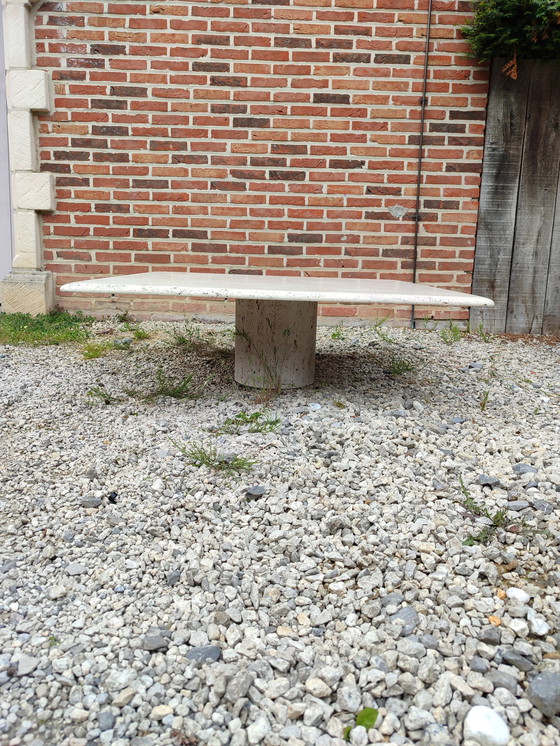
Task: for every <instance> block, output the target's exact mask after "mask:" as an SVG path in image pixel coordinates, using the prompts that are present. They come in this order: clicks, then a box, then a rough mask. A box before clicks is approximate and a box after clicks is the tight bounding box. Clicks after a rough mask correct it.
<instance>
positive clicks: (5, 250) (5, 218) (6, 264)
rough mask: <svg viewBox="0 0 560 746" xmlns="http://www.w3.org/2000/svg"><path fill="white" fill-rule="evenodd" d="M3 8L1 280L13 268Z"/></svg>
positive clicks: (0, 15)
mask: <svg viewBox="0 0 560 746" xmlns="http://www.w3.org/2000/svg"><path fill="white" fill-rule="evenodd" d="M2 10H3V8H2V7H1V6H0V280H1V279H2V278H3V277H5V276H6V275H7V274H8V272H9V271H10V269H11V268H12V254H13V249H12V208H11V201H10V161H9V157H8V108H7V105H6V64H5V57H4V29H3V13H2Z"/></svg>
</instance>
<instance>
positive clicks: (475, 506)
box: [459, 476, 508, 547]
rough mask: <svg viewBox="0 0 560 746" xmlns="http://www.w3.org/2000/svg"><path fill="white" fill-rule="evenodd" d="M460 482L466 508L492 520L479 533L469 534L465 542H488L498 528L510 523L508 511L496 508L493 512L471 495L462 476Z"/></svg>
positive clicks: (466, 543) (469, 544) (468, 543)
mask: <svg viewBox="0 0 560 746" xmlns="http://www.w3.org/2000/svg"><path fill="white" fill-rule="evenodd" d="M459 484H460V487H461V492H462V493H463V495H464V497H465V500H464V503H463V504H464V506H465V508H466V509H467V510H468V511H469V512H471V513H472V514H473V515H476V516H482V517H483V518H487V519H488V520H489V521H491V524H489V525H487V526H484V528H482V529H481V530H480V531H479V532H478V533H477V534H469V535H468V536H467V538H466V539H465V541H464V542H463V544H464V545H465V546H468V547H472V546H473V545H474V544H488V542H489V541H490V539H491V538H492V537H493V536H494V534H495V533H496V530H497V529H499V528H503V527H504V526H505V525H506V524H507V523H508V519H507V512H506V511H505V510H496V512H495V513H492V512H491V511H489V510H488V508H487V507H486V506H485V505H484V504H483V503H480V502H477V501H476V500H475V499H474V497H472V496H471V494H470V492H469V489H468V487H467V486H466V485H465V483H464V481H463V478H462V477H461V476H460V477H459Z"/></svg>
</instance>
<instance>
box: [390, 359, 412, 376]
mask: <svg viewBox="0 0 560 746" xmlns="http://www.w3.org/2000/svg"><path fill="white" fill-rule="evenodd" d="M413 370H414V365H413V363H411V362H410V361H409V360H405V359H404V358H400V357H396V358H394V359H393V360H391V362H390V363H389V367H388V368H387V371H386V372H387V373H388V374H389V375H391V376H402V375H403V373H412V371H413Z"/></svg>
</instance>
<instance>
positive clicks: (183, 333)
mask: <svg viewBox="0 0 560 746" xmlns="http://www.w3.org/2000/svg"><path fill="white" fill-rule="evenodd" d="M167 344H169V345H170V346H171V347H178V348H179V349H181V350H183V351H184V352H193V353H195V354H197V355H206V356H212V357H227V356H229V355H230V354H231V350H230V349H229V348H225V347H220V346H219V345H217V344H216V334H215V332H213V331H205V332H204V333H203V332H202V331H201V330H200V329H197V328H196V327H193V326H189V325H188V324H187V325H185V327H184V328H183V329H174V330H173V331H172V332H169V335H168V338H167Z"/></svg>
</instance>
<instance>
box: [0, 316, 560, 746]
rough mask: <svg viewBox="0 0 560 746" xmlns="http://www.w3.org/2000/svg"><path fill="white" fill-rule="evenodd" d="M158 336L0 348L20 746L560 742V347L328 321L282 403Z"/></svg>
mask: <svg viewBox="0 0 560 746" xmlns="http://www.w3.org/2000/svg"><path fill="white" fill-rule="evenodd" d="M108 326H109V324H108V323H107V322H103V323H100V324H98V325H97V327H96V328H97V331H98V332H102V331H104V330H105V329H106V328H107V327H108ZM115 326H116V330H117V332H119V329H118V327H119V325H118V324H117V323H116V322H113V327H115ZM144 327H145V328H148V327H150V325H147V324H144ZM151 328H152V329H155V330H157V334H156V335H155V336H154V337H152V338H151V339H149V340H145V341H135V342H133V343H132V345H131V348H130V350H126V349H116V350H111V351H110V352H109V353H108V354H106V355H105V356H103V357H101V358H98V359H94V360H85V359H84V358H83V357H82V355H81V352H80V348H79V346H72V345H68V346H61V347H37V348H29V347H14V346H4V347H0V417H1V443H0V514H1V516H2V522H1V527H0V530H1V540H0V563H1V569H0V589H1V590H0V744H7V745H9V746H17V745H19V744H31V745H32V746H94V745H97V744H108V745H109V746H128V745H129V744H130V746H159V745H161V746H166V745H174V746H185V745H188V744H207V745H208V746H221V745H223V746H225V745H226V744H231V746H245V745H248V744H265V746H281V745H286V746H343V745H344V743H345V741H344V740H342V739H343V734H344V731H345V728H346V727H347V726H352V725H355V721H356V715H357V713H359V712H360V711H361V710H362V709H363V708H365V707H373V708H376V709H377V710H378V711H379V716H378V719H377V722H376V724H375V727H374V728H370V729H369V731H367V730H366V729H365V728H364V727H363V726H360V727H354V728H353V730H352V731H351V732H350V736H349V738H350V743H352V744H355V745H357V746H360V744H361V745H364V744H367V743H379V744H380V743H386V742H389V743H393V744H397V745H398V744H401V746H402V745H405V744H411V743H412V744H422V746H432V744H433V745H434V746H437V745H439V746H453V745H456V746H457V745H458V744H465V745H467V746H475V745H476V744H482V746H500V744H502V745H503V746H505V744H507V743H509V744H510V746H511V745H513V744H516V745H517V744H519V746H553V745H554V744H560V733H559V730H558V725H559V724H560V719H559V718H558V715H559V714H560V651H559V648H560V634H558V633H559V632H560V628H559V620H558V616H559V612H560V599H559V594H558V585H559V580H560V565H559V553H558V537H559V535H560V531H559V529H560V526H559V506H560V503H559V501H560V420H559V417H558V410H559V403H560V372H559V352H560V346H555V345H553V344H544V343H543V342H538V341H535V340H525V339H522V340H505V339H501V338H493V339H491V340H489V341H484V340H482V339H481V338H480V337H476V336H472V337H464V338H463V339H461V340H460V341H458V342H456V343H454V344H445V343H444V341H443V340H442V339H441V337H440V335H439V333H438V332H437V331H431V332H428V331H415V332H413V331H410V330H400V331H398V330H390V331H388V332H386V333H384V332H380V331H379V330H375V329H371V328H369V329H364V328H352V329H344V330H342V331H341V332H340V333H339V332H334V337H335V338H334V339H333V338H332V335H333V329H332V328H323V329H321V330H320V332H319V338H320V339H319V354H318V362H317V383H316V385H315V386H313V387H310V388H307V389H302V390H297V391H290V392H284V393H282V394H280V395H278V396H276V397H270V398H269V399H268V400H264V401H263V397H262V396H260V397H259V395H258V393H257V392H255V391H254V390H247V389H243V388H241V387H239V386H237V385H236V384H234V383H232V370H233V358H232V353H231V347H232V344H233V342H232V340H233V336H232V332H231V328H229V327H227V326H224V325H220V326H213V327H208V326H206V327H204V326H200V327H199V328H200V329H201V330H202V331H201V334H202V335H206V334H208V332H209V331H211V332H212V335H213V342H214V346H213V347H211V348H209V349H206V350H204V349H203V350H201V351H200V350H199V351H196V350H191V351H186V350H185V349H182V348H179V347H174V346H171V345H169V344H167V343H166V338H168V337H169V328H170V327H169V325H166V324H164V323H163V322H162V323H158V324H152V325H151ZM126 334H127V332H119V333H118V336H119V337H124V336H126ZM386 334H389V335H390V339H388V338H387V337H386ZM340 336H342V339H340V338H338V337H340ZM102 338H105V337H102ZM224 348H225V350H224ZM158 369H163V370H165V371H166V373H167V374H168V375H169V376H171V377H174V378H180V377H183V376H186V375H187V374H190V373H192V374H193V382H196V383H203V382H205V381H207V379H208V378H209V376H212V379H211V380H210V382H208V383H207V384H206V388H205V390H204V392H203V393H202V395H201V397H200V398H198V399H196V400H192V401H191V400H176V399H173V398H169V397H159V398H155V399H153V400H151V401H144V400H142V399H140V398H139V397H138V396H133V395H127V394H126V393H125V390H127V389H131V388H134V389H140V390H143V391H149V390H150V389H153V388H154V385H155V382H156V373H157V370H158ZM96 387H98V388H96ZM92 389H93V390H97V391H98V392H99V390H100V389H103V390H104V391H106V392H108V393H109V394H111V395H113V396H114V397H115V398H116V399H118V401H115V402H112V403H109V404H105V403H104V402H103V400H102V398H101V397H99V396H95V395H93V396H92V395H88V391H91V390H92ZM241 412H244V413H245V414H246V415H250V414H251V413H254V412H261V413H263V416H264V414H268V415H269V416H271V417H278V418H279V426H278V428H277V429H276V430H275V431H272V432H255V433H251V432H248V431H247V430H248V427H247V426H244V427H242V428H241V431H240V432H239V433H238V434H220V432H217V431H218V430H219V429H220V427H221V426H222V425H223V423H224V421H225V420H226V419H227V418H230V419H234V418H235V416H236V415H238V414H239V413H241ZM258 419H259V421H262V419H263V417H260V418H258ZM193 445H194V446H199V445H202V446H205V447H208V446H210V445H213V446H215V448H217V449H218V452H219V453H220V454H225V455H226V458H228V459H230V460H231V459H232V458H233V456H234V455H236V456H238V457H240V458H244V459H248V460H250V461H254V462H255V463H254V465H253V466H252V468H251V471H248V472H241V473H237V472H236V471H230V472H223V471H215V470H212V469H211V468H209V467H207V466H201V467H197V466H195V465H191V464H189V459H188V457H187V456H186V455H185V453H184V452H183V451H185V450H186V449H188V448H189V447H191V446H193ZM178 446H180V447H181V448H182V450H181V448H178ZM222 463H223V462H222ZM249 488H256V489H252V490H249V493H248V489H249ZM251 493H253V494H251ZM483 509H485V510H486V514H487V516H490V518H494V520H495V523H499V524H501V525H500V526H499V527H497V528H495V527H494V526H489V524H491V523H492V521H491V520H490V518H488V517H485V515H480V513H481V512H482V510H483ZM497 513H498V515H497V516H496V514H497ZM485 527H488V530H487V534H488V536H487V543H486V544H481V543H477V542H476V541H475V542H473V543H472V545H468V544H467V545H465V543H464V542H465V540H467V539H468V537H469V536H475V535H478V534H479V533H480V532H481V531H483V529H485ZM205 656H208V657H207V658H206V659H205ZM201 659H202V660H204V659H205V661H204V662H201ZM465 718H467V721H466V722H465ZM508 739H509V740H508Z"/></svg>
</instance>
